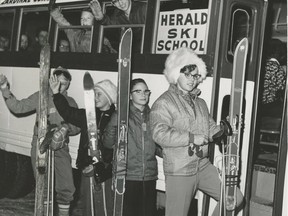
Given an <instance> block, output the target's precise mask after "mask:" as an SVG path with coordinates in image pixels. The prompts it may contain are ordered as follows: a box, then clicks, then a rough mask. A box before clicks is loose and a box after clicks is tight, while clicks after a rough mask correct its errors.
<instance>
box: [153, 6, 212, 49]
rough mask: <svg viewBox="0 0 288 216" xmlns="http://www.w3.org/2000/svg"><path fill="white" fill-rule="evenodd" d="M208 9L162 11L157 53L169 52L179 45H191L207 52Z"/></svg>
mask: <svg viewBox="0 0 288 216" xmlns="http://www.w3.org/2000/svg"><path fill="white" fill-rule="evenodd" d="M207 19H208V9H198V10H190V9H184V10H175V11H163V12H160V16H159V23H158V34H157V44H156V53H158V54H169V53H171V51H172V50H175V49H177V48H179V47H189V48H191V49H193V50H194V51H195V52H196V53H197V54H205V47H206V40H205V38H206V29H207V27H208V26H207V21H208V20H207Z"/></svg>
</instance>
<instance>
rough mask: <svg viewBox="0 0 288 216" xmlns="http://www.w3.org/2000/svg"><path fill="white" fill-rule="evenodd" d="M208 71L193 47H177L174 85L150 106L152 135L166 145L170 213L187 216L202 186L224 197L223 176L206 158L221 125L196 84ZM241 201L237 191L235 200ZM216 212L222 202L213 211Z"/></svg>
mask: <svg viewBox="0 0 288 216" xmlns="http://www.w3.org/2000/svg"><path fill="white" fill-rule="evenodd" d="M206 74H207V71H206V65H205V63H204V62H203V60H202V59H201V58H199V57H198V56H197V55H196V54H195V53H194V52H193V50H191V49H189V48H179V49H177V50H175V51H173V52H172V53H171V54H170V55H169V56H168V57H167V59H166V62H165V69H164V75H165V77H166V78H167V80H168V82H169V83H170V87H169V89H168V90H167V91H166V92H164V93H163V94H162V95H161V96H160V97H159V98H158V99H157V100H156V101H155V103H154V104H153V106H152V108H151V113H150V121H151V128H152V136H153V139H154V141H155V142H156V143H158V144H159V145H160V146H161V147H162V148H163V164H164V165H163V166H164V174H165V181H166V208H165V211H166V213H165V215H166V216H175V215H177V216H186V215H187V214H188V210H189V207H190V203H191V200H192V198H193V197H194V195H195V193H196V191H197V190H198V189H199V190H201V191H203V192H204V193H206V194H208V195H210V196H211V197H213V198H214V199H215V200H217V201H219V200H220V191H221V189H220V187H221V181H220V179H219V176H218V172H217V169H216V167H215V166H213V165H212V164H211V162H210V161H209V159H208V143H209V141H212V136H213V135H214V134H216V133H217V132H218V131H219V130H220V127H219V126H217V125H216V123H215V121H214V120H213V119H212V117H211V116H210V114H209V111H208V107H207V105H206V103H205V101H204V100H203V99H201V98H200V97H199V95H200V90H199V89H198V88H197V86H198V85H199V84H200V83H201V82H202V81H203V80H204V79H205V78H206ZM242 200H243V195H242V194H241V192H240V190H238V191H237V205H239V204H240V203H241V202H242ZM218 214H219V207H217V208H216V209H215V211H214V214H213V215H218Z"/></svg>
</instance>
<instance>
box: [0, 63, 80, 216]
mask: <svg viewBox="0 0 288 216" xmlns="http://www.w3.org/2000/svg"><path fill="white" fill-rule="evenodd" d="M53 75H54V76H57V77H58V79H59V81H60V85H59V86H58V91H59V92H60V93H61V95H63V97H65V98H66V100H67V101H68V103H69V104H70V106H73V107H77V104H76V102H75V100H74V99H73V98H71V97H69V96H67V89H68V88H69V85H70V82H71V74H70V73H69V71H68V70H67V69H65V68H62V67H58V68H56V69H55V70H54V71H53ZM53 75H52V76H53ZM0 90H1V91H2V95H3V97H4V99H5V102H6V105H7V107H8V108H9V110H10V111H11V112H13V113H17V114H24V113H29V112H33V111H35V112H36V116H38V113H39V91H37V92H35V93H34V94H32V95H30V96H29V97H27V98H24V99H21V100H17V99H16V97H15V96H14V95H13V94H12V92H11V91H10V88H9V83H8V80H7V78H6V76H4V75H2V74H0ZM52 96H53V94H52V91H51V89H50V90H49V98H48V125H51V126H52V125H56V126H57V127H58V128H60V129H59V130H56V131H55V132H57V131H60V130H61V129H66V128H67V124H66V123H65V124H66V126H65V124H63V121H64V120H63V118H62V117H61V116H60V115H59V113H58V112H57V110H56V108H55V106H54V103H53V98H52ZM37 120H38V117H36V122H35V126H34V134H33V138H32V148H31V163H32V167H33V171H34V175H35V171H36V170H35V169H36V167H35V165H36V145H37V136H38V122H37ZM68 125H69V130H68V134H65V135H64V137H66V136H67V135H76V134H77V133H78V132H79V128H77V127H76V126H73V125H72V124H68ZM64 127H65V128H64ZM65 131H66V130H65ZM54 134H55V133H54ZM65 140H66V139H65ZM65 142H67V143H66V144H65V145H63V146H62V148H60V149H58V150H55V191H56V202H57V204H58V209H59V214H58V215H59V216H68V215H69V208H70V202H71V201H72V200H73V194H74V192H75V186H74V182H73V174H72V166H71V156H70V154H69V147H68V142H69V141H68V139H67V140H66V141H65Z"/></svg>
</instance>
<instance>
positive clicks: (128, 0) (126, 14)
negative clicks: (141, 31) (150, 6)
mask: <svg viewBox="0 0 288 216" xmlns="http://www.w3.org/2000/svg"><path fill="white" fill-rule="evenodd" d="M111 3H112V4H113V5H114V6H115V7H116V9H115V10H114V12H113V14H112V16H111V17H109V16H107V15H106V14H103V12H102V8H101V5H100V3H99V1H98V0H92V1H90V4H89V6H90V8H91V10H92V12H93V14H94V17H95V19H96V20H97V21H99V22H100V23H101V24H102V25H121V24H144V23H145V19H146V8H147V5H146V3H143V2H134V1H133V0H112V1H111Z"/></svg>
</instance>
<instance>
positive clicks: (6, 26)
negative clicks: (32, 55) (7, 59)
mask: <svg viewBox="0 0 288 216" xmlns="http://www.w3.org/2000/svg"><path fill="white" fill-rule="evenodd" d="M13 21H14V12H11V10H10V11H7V12H5V11H3V12H2V11H1V14H0V51H11V39H12V29H13Z"/></svg>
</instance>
